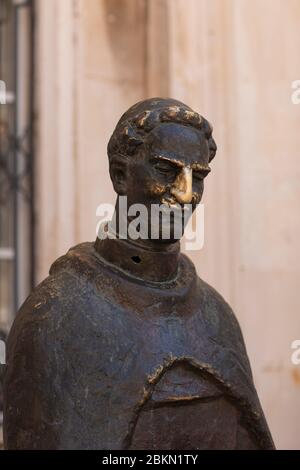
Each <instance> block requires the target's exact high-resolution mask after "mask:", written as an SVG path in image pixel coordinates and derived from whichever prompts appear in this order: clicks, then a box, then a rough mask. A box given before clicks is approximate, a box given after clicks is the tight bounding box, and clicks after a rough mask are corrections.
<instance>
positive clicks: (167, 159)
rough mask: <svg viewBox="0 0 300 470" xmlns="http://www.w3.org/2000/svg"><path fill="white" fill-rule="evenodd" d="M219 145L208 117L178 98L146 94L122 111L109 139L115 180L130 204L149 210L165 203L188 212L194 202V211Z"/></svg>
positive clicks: (113, 179) (113, 180) (112, 171)
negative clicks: (150, 96) (149, 97)
mask: <svg viewBox="0 0 300 470" xmlns="http://www.w3.org/2000/svg"><path fill="white" fill-rule="evenodd" d="M216 150H217V147H216V144H215V141H214V139H213V138H212V126H211V125H210V123H209V122H208V121H207V120H206V119H205V118H203V117H202V116H200V115H199V114H198V113H196V112H195V111H193V110H192V109H191V108H189V107H188V106H187V105H185V104H184V103H181V102H180V101H177V100H174V99H169V98H167V99H164V98H152V99H147V100H144V101H140V102H139V103H137V104H135V105H134V106H132V107H131V108H129V110H128V111H126V112H125V114H123V116H122V117H121V119H120V120H119V122H118V124H117V126H116V128H115V130H114V132H113V134H112V136H111V138H110V140H109V143H108V158H109V168H110V176H111V180H112V183H113V186H114V189H115V191H116V193H117V194H118V196H127V203H128V207H130V206H131V205H133V204H137V203H139V204H143V205H144V206H146V207H147V209H148V213H149V215H150V212H151V211H150V209H151V205H153V204H156V205H158V204H163V205H166V206H168V207H169V208H171V209H172V210H174V211H180V212H181V214H182V215H183V213H184V209H185V205H189V207H190V208H191V210H190V214H191V213H192V212H193V211H194V210H195V208H196V207H197V205H198V204H199V202H200V201H201V198H202V194H203V189H204V178H205V177H206V176H207V174H208V173H209V172H210V167H209V163H210V161H211V160H212V159H213V158H214V156H215V154H216ZM150 224H151V222H150V219H149V225H150Z"/></svg>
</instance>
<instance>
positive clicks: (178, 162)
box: [153, 155, 211, 175]
mask: <svg viewBox="0 0 300 470" xmlns="http://www.w3.org/2000/svg"><path fill="white" fill-rule="evenodd" d="M153 159H154V160H158V161H166V162H168V163H170V164H171V165H173V166H176V167H177V168H184V167H185V166H186V165H185V164H184V163H183V162H182V161H181V160H177V159H174V158H168V157H165V156H163V155H155V156H154V157H153ZM188 166H189V165H188ZM190 167H191V169H192V170H194V171H199V172H203V173H204V174H205V175H207V174H208V173H209V172H210V171H211V168H210V167H209V166H208V165H203V164H202V163H192V164H191V165H190Z"/></svg>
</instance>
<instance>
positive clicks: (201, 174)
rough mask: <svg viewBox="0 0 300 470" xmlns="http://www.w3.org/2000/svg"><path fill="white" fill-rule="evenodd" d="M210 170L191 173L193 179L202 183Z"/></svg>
mask: <svg viewBox="0 0 300 470" xmlns="http://www.w3.org/2000/svg"><path fill="white" fill-rule="evenodd" d="M209 172H210V170H201V171H196V170H194V171H193V177H194V178H195V179H196V180H198V181H203V180H204V178H205V177H206V176H207V175H208V173H209Z"/></svg>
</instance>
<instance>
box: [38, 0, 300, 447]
mask: <svg viewBox="0 0 300 470" xmlns="http://www.w3.org/2000/svg"><path fill="white" fill-rule="evenodd" d="M36 3H37V34H36V44H37V58H36V64H37V70H38V74H37V83H36V90H37V185H38V198H37V216H38V225H37V237H38V246H37V253H38V257H37V272H38V278H39V279H42V278H43V277H44V276H45V275H46V274H47V271H48V268H49V265H50V263H51V262H52V261H53V260H54V259H55V258H56V257H57V256H59V255H61V254H63V253H64V252H65V251H66V250H67V249H68V247H69V246H70V245H72V244H75V243H77V242H80V241H84V240H92V239H94V237H95V226H96V216H95V211H96V207H97V205H98V204H99V203H100V202H113V201H114V194H113V191H112V187H111V185H110V181H109V176H108V165H107V158H106V144H107V140H108V138H109V136H110V134H111V132H112V130H113V127H114V125H115V123H116V120H117V119H118V118H119V116H120V114H121V113H122V112H123V111H124V110H126V108H127V107H129V106H130V105H131V104H133V103H134V102H135V101H137V100H140V99H143V98H145V97H149V96H155V95H156V96H172V97H174V98H177V99H180V100H183V101H185V102H186V103H187V104H189V105H191V106H192V107H193V108H195V109H196V110H197V111H199V112H200V113H201V114H203V115H204V116H206V117H207V118H208V119H209V120H211V121H212V123H213V124H214V127H215V138H216V141H217V143H218V147H219V151H218V153H217V157H216V159H215V160H214V162H213V164H212V168H213V172H212V174H211V175H210V176H209V177H208V179H207V184H206V192H205V197H204V202H205V246H204V249H203V250H201V252H190V253H189V255H190V256H191V258H192V259H193V260H194V262H195V264H196V266H197V269H198V272H199V274H200V275H201V276H202V277H203V278H204V279H206V280H207V281H208V282H209V283H211V284H212V285H214V286H215V287H216V288H217V289H218V290H219V291H220V292H221V293H222V295H223V296H224V297H225V298H226V300H227V301H228V302H229V303H230V304H231V305H232V307H233V309H234V311H235V313H236V315H237V317H238V319H239V321H240V323H241V326H242V329H243V332H244V336H245V340H246V344H247V348H248V353H249V356H250V360H251V363H252V368H253V374H254V379H255V383H256V386H257V389H258V393H259V395H260V398H261V401H262V405H263V408H264V410H265V413H266V416H267V419H268V422H269V425H270V428H271V431H272V434H273V436H274V439H275V442H276V445H277V446H278V447H279V448H294V449H296V448H298V449H299V448H300V437H299V436H300V365H298V366H293V365H292V363H291V353H292V350H291V342H292V341H293V340H295V339H300V316H299V312H300V297H299V293H298V289H299V287H300V285H299V284H300V254H299V247H298V244H299V242H298V239H299V234H300V216H299V209H298V204H299V201H300V163H299V157H298V149H299V148H300V132H299V124H300V105H294V104H292V101H291V93H292V90H291V83H292V81H293V80H296V79H300V35H299V23H300V2H299V0H263V1H261V0H148V1H146V0H63V1H61V0H37V2H36Z"/></svg>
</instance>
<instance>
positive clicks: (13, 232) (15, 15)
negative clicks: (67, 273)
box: [0, 0, 34, 331]
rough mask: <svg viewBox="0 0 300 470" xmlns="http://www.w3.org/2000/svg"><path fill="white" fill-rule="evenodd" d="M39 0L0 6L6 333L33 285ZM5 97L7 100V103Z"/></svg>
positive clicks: (1, 282)
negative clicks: (35, 30) (35, 6)
mask: <svg viewBox="0 0 300 470" xmlns="http://www.w3.org/2000/svg"><path fill="white" fill-rule="evenodd" d="M32 41H33V2H32V1H30V0H27V1H26V0H24V1H20V0H19V1H17V0H1V2H0V81H1V82H0V83H1V84H2V88H1V91H2V93H1V102H0V329H1V330H4V331H7V330H8V329H9V327H10V325H11V323H12V320H13V318H14V315H15V312H16V311H17V309H18V308H19V306H20V304H21V303H22V302H23V301H24V300H25V298H26V297H27V295H28V293H29V291H30V289H31V288H32V286H33V282H34V279H33V277H34V276H33V274H34V270H33V259H34V208H33V190H34V184H33V183H34V178H33V133H32V123H33V119H32V118H33V104H32V103H33V94H32V89H33V85H32V83H33V47H32ZM3 97H4V98H5V99H3Z"/></svg>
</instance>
